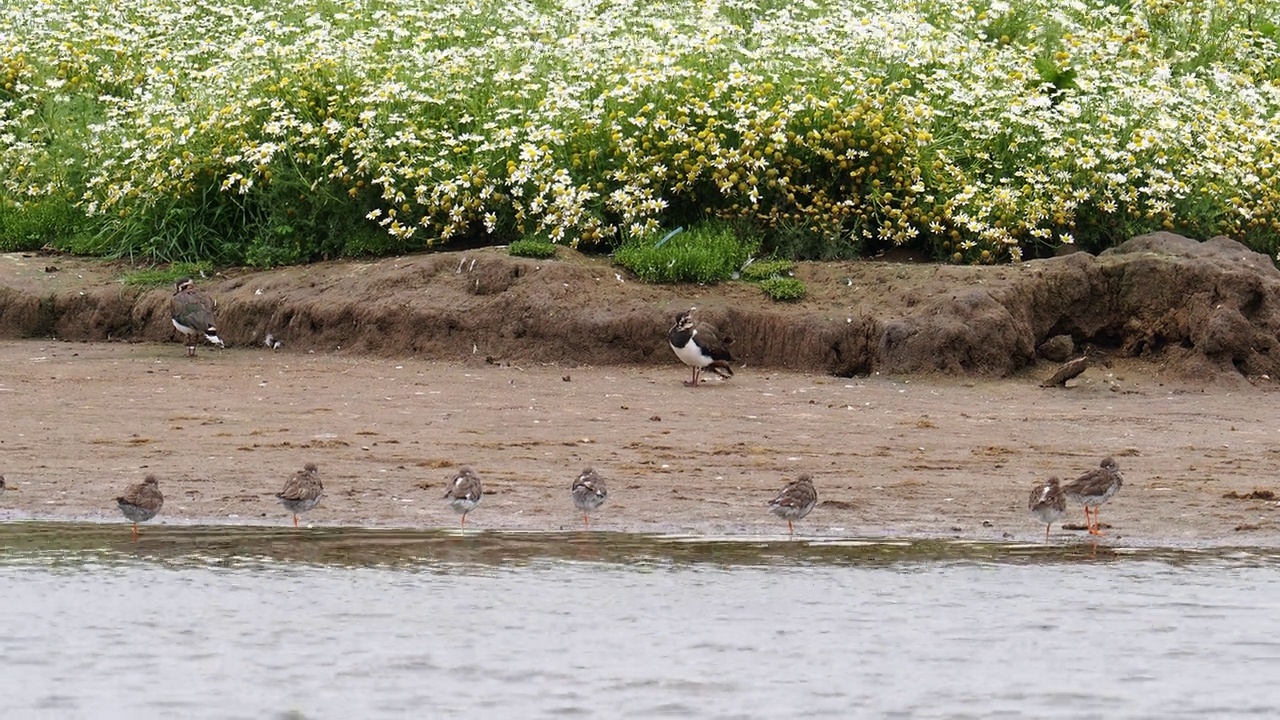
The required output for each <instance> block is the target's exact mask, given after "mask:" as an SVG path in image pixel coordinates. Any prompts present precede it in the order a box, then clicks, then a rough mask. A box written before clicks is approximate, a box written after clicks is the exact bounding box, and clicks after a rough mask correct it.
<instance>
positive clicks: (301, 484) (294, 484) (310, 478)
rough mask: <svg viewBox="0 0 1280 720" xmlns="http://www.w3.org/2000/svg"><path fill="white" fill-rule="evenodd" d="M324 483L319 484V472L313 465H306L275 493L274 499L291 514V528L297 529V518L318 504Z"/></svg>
mask: <svg viewBox="0 0 1280 720" xmlns="http://www.w3.org/2000/svg"><path fill="white" fill-rule="evenodd" d="M323 494H324V483H322V482H320V470H319V469H317V468H316V464H315V463H307V464H306V465H303V466H302V469H301V470H299V471H298V472H296V473H294V474H293V477H291V478H289V479H288V480H287V481H285V484H284V489H283V490H281V491H280V492H278V493H276V499H277V500H279V501H280V504H281V505H283V506H284V507H285V509H286V510H288V511H289V512H291V513H293V526H294V527H298V516H299V515H301V514H302V513H304V512H307V511H308V510H310V509H312V508H314V507H315V506H316V505H318V504H320V496H321V495H323Z"/></svg>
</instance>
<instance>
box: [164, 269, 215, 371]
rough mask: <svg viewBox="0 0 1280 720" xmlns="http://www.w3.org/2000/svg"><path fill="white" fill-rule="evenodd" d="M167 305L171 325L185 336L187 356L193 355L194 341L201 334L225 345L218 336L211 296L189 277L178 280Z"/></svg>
mask: <svg viewBox="0 0 1280 720" xmlns="http://www.w3.org/2000/svg"><path fill="white" fill-rule="evenodd" d="M169 307H170V309H171V310H172V312H173V326H174V327H175V328H177V329H178V331H179V332H181V333H182V334H183V335H185V336H186V338H187V357H195V354H196V342H197V340H198V339H199V338H200V337H201V336H204V339H205V340H206V341H208V342H210V343H212V344H214V345H217V346H218V347H226V345H225V344H224V343H223V342H222V338H220V337H218V325H217V323H216V322H215V321H214V319H213V309H214V302H213V298H211V297H209V293H206V292H204V291H203V290H197V289H196V285H195V283H194V282H193V281H192V280H191V278H183V279H182V280H179V281H178V283H177V285H176V286H175V288H174V292H173V299H171V300H170V301H169Z"/></svg>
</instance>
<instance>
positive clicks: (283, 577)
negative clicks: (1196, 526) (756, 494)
mask: <svg viewBox="0 0 1280 720" xmlns="http://www.w3.org/2000/svg"><path fill="white" fill-rule="evenodd" d="M0 595H2V596H3V615H4V617H5V628H6V629H5V632H3V633H0V658H3V660H2V661H0V662H2V666H0V673H2V674H3V677H4V678H5V682H4V685H5V687H6V690H5V691H4V692H3V693H2V694H0V717H3V718H10V717H14V718H59V719H61V718H116V717H121V718H123V717H138V718H150V717H181V718H264V717H266V718H271V717H276V718H400V717H424V718H435V717H442V718H443V717H460V716H462V715H464V714H465V715H467V716H468V717H472V718H490V717H492V718H542V717H546V718H557V717H627V718H662V717H679V718H687V717H698V718H779V717H783V718H785V717H800V716H803V717H832V718H848V717H874V718H1000V717H1010V718H1014V717H1017V718H1022V717H1036V718H1058V717H1061V718H1108V719H1110V718H1152V717H1188V718H1191V717H1194V718H1207V717H1214V718H1224V717H1274V716H1275V714H1276V708H1277V707H1280V689H1277V687H1278V686H1277V685H1276V683H1275V682H1274V679H1275V678H1277V677H1280V641H1278V640H1276V638H1277V637H1280V612H1277V610H1280V554H1277V553H1275V552H1273V551H1256V550H1250V549H1225V550H1224V549H1215V550H1160V549H1150V548H1146V549H1124V548H1108V547H1106V546H1099V547H1098V548H1097V549H1096V551H1095V550H1094V549H1093V548H1092V547H1090V546H1088V545H1072V546H1059V547H1054V546H1048V547H1046V546H1027V545H1008V544H1005V545H1001V544H990V543H987V544H982V543H951V542H943V541H887V540H881V539H874V540H873V539H849V540H839V541H831V540H825V539H824V540H823V541H815V542H808V541H804V540H797V541H787V540H785V539H780V538H773V539H761V538H750V539H732V538H693V537H665V536H664V537H652V536H638V535H614V534H608V533H571V534H538V533H475V534H466V535H463V534H459V533H456V532H416V531H406V530H351V529H336V528H333V529H329V528H326V529H309V530H303V531H293V530H291V529H290V530H277V529H274V528H219V527H180V526H156V527H148V528H145V529H144V531H143V536H142V538H141V540H140V541H139V542H137V543H133V542H130V541H129V534H128V530H127V529H125V530H124V531H123V532H122V531H121V528H120V526H118V525H94V524H85V525H79V524H56V523H7V524H2V525H0Z"/></svg>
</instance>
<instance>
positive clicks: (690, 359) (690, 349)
mask: <svg viewBox="0 0 1280 720" xmlns="http://www.w3.org/2000/svg"><path fill="white" fill-rule="evenodd" d="M671 349H672V350H675V351H676V357H678V358H680V362H682V363H684V364H685V365H688V366H689V367H696V368H704V367H706V366H708V365H710V364H711V358H709V357H707V356H706V355H703V354H702V349H701V348H699V347H698V344H697V343H695V342H694V341H693V338H690V339H689V342H687V343H685V344H684V347H679V348H678V347H676V346H675V345H672V346H671Z"/></svg>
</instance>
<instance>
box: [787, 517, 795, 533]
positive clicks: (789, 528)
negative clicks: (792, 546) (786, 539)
mask: <svg viewBox="0 0 1280 720" xmlns="http://www.w3.org/2000/svg"><path fill="white" fill-rule="evenodd" d="M787 532H788V533H790V535H791V537H795V536H796V526H795V525H794V524H792V522H791V521H790V520H788V521H787Z"/></svg>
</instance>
